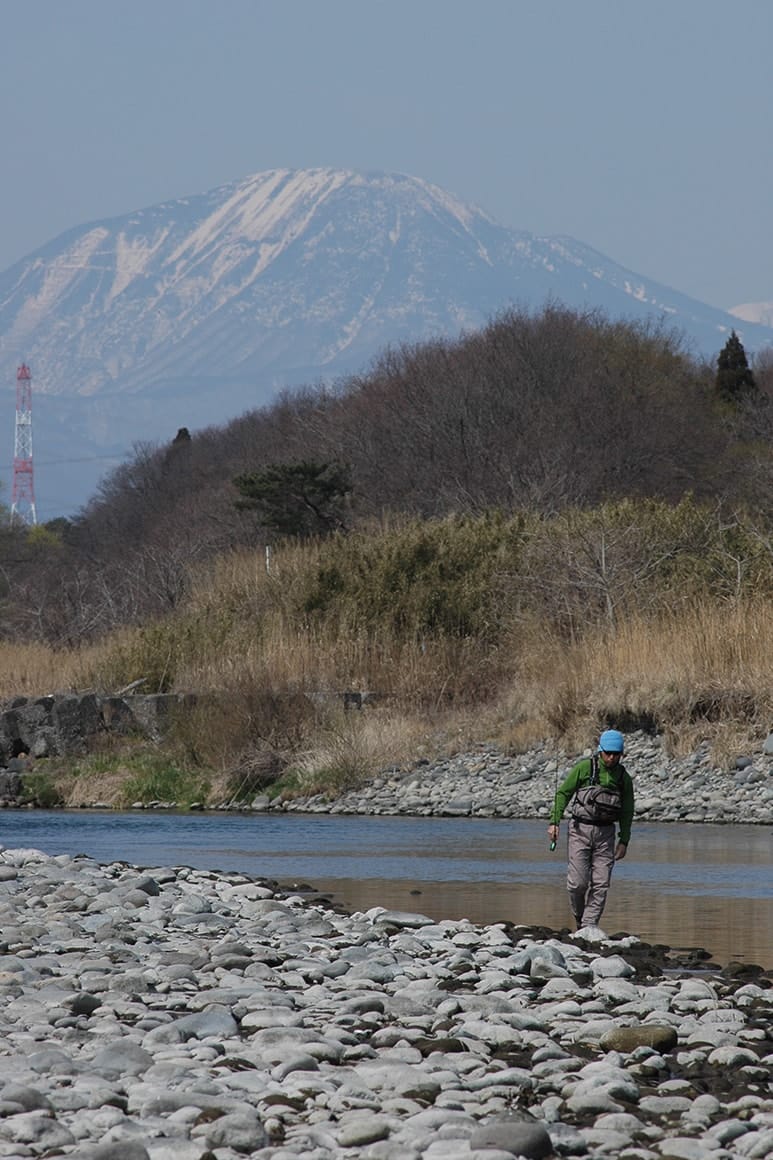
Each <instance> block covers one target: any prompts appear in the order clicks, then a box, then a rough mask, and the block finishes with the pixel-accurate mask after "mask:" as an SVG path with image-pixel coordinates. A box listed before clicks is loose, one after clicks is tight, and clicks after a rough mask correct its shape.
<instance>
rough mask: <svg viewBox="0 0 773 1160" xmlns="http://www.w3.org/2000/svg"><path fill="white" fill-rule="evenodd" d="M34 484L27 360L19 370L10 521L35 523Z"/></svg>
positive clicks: (29, 380) (17, 376)
mask: <svg viewBox="0 0 773 1160" xmlns="http://www.w3.org/2000/svg"><path fill="white" fill-rule="evenodd" d="M37 522H38V517H37V514H36V512H35V485H34V483H33V478H32V375H31V374H30V368H29V367H28V366H26V365H25V364H24V363H22V365H21V366H20V367H19V369H18V370H17V372H16V429H15V437H14V444H13V491H12V492H11V523H12V524H14V523H21V524H30V525H33V526H34V525H35V524H36V523H37Z"/></svg>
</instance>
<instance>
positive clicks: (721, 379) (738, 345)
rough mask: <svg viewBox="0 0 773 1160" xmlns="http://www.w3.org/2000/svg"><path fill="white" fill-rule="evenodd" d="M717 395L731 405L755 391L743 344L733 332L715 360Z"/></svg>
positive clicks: (754, 383)
mask: <svg viewBox="0 0 773 1160" xmlns="http://www.w3.org/2000/svg"><path fill="white" fill-rule="evenodd" d="M716 388H717V393H718V394H719V396H720V398H722V399H725V400H727V401H728V402H731V403H736V402H738V401H739V400H740V399H741V398H742V397H743V396H748V395H750V394H752V393H753V392H755V391H756V390H757V384H756V382H755V381H754V374H753V372H752V369H751V367H750V366H749V363H748V361H747V358H746V351H745V350H744V348H743V343H742V342H741V340H740V338H739V337H738V335H737V334H736V332H735V331H734V330H733V331H731V333H730V337H729V339H728V340H727V342H726V343H725V345H724V347H723V348H722V350H721V351H720V352H719V357H718V359H717V378H716Z"/></svg>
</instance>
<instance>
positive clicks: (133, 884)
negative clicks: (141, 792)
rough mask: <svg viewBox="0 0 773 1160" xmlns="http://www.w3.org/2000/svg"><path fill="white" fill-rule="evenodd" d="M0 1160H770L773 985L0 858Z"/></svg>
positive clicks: (272, 893) (261, 889) (426, 922)
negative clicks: (551, 1159)
mask: <svg viewBox="0 0 773 1160" xmlns="http://www.w3.org/2000/svg"><path fill="white" fill-rule="evenodd" d="M0 929H1V930H2V943H1V944H0V950H2V952H3V953H2V955H0V1077H1V1082H2V1089H1V1090H0V1156H5V1157H14V1158H19V1160H21V1158H24V1157H41V1158H42V1157H56V1156H71V1157H76V1158H78V1160H239V1158H242V1157H253V1158H261V1160H263V1158H265V1160H299V1158H302V1160H339V1158H340V1160H345V1158H349V1157H351V1158H354V1157H358V1158H363V1160H419V1158H422V1160H424V1158H426V1160H433V1158H437V1160H512V1157H513V1156H526V1157H533V1158H535V1160H538V1158H540V1157H547V1156H593V1157H601V1156H610V1157H616V1158H621V1160H671V1158H677V1160H679V1158H681V1160H704V1158H705V1160H725V1158H728V1160H729V1158H735V1157H738V1158H749V1160H754V1158H762V1157H768V1156H770V1155H771V1154H773V1088H772V1086H771V1064H772V1063H773V1042H771V1038H770V1034H771V1030H770V1029H771V1016H772V1015H773V987H771V979H770V975H769V973H768V974H765V973H764V972H762V971H761V970H760V969H759V968H755V967H751V966H746V967H741V966H738V965H735V966H734V967H733V968H732V969H731V968H727V969H725V970H723V971H719V972H716V971H715V972H713V973H711V974H707V973H706V972H700V970H697V971H696V967H697V968H699V967H700V956H698V958H697V959H695V958H693V959H692V960H691V961H690V962H686V961H682V962H680V961H679V959H678V958H677V957H675V956H674V955H672V954H670V953H669V952H668V951H667V949H666V948H664V947H651V946H647V945H645V944H642V943H640V942H638V941H637V940H636V939H634V938H632V937H627V938H617V939H616V940H614V941H610V940H608V939H607V938H606V937H605V936H602V935H601V933H600V932H598V931H596V932H590V931H588V932H585V934H584V935H583V932H578V933H577V934H576V935H573V936H568V935H565V936H559V935H556V934H555V933H552V932H550V931H546V930H537V929H533V928H525V927H517V926H512V925H509V924H497V925H494V926H489V927H479V926H475V925H473V924H472V923H470V922H468V921H466V920H464V921H443V922H433V921H431V920H430V919H428V918H426V917H424V916H422V915H416V914H404V913H395V912H389V911H386V910H384V909H383V908H381V907H377V908H375V909H373V910H370V911H368V912H367V913H357V914H352V915H346V914H343V913H340V912H339V911H338V910H336V909H335V908H334V907H333V906H332V905H331V904H330V903H329V902H326V901H325V900H324V899H320V898H316V897H314V896H313V895H309V894H304V893H295V894H289V893H288V892H287V891H285V890H282V889H280V888H279V887H278V886H277V885H276V884H275V883H272V882H267V881H262V880H261V881H258V880H253V879H250V878H249V877H247V876H245V875H242V874H217V873H212V872H208V871H201V870H193V869H185V868H181V867H156V868H152V869H147V868H146V869H144V870H140V869H138V868H134V867H131V866H127V865H126V864H123V863H116V864H113V865H109V866H99V865H97V864H96V863H94V862H92V861H91V860H90V859H87V858H85V857H76V858H72V857H70V856H65V855H62V856H56V857H50V856H47V855H45V854H43V853H41V852H39V851H35V850H5V851H3V852H2V853H1V854H0Z"/></svg>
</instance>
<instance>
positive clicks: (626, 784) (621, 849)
mask: <svg viewBox="0 0 773 1160" xmlns="http://www.w3.org/2000/svg"><path fill="white" fill-rule="evenodd" d="M620 796H621V798H622V810H621V813H620V832H619V834H618V840H617V846H616V847H615V860H616V861H617V862H619V861H621V860H622V859H623V858H624V857H625V856H626V854H627V853H628V843H629V842H630V840H631V824H632V822H633V809H634V796H633V782H632V781H631V776H630V774H629V773H628V771H627V770H624V772H623V786H622V792H621V795H620Z"/></svg>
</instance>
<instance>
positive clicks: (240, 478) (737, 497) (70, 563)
mask: <svg viewBox="0 0 773 1160" xmlns="http://www.w3.org/2000/svg"><path fill="white" fill-rule="evenodd" d="M772 392H773V359H771V358H769V357H762V356H760V357H759V359H758V360H757V362H756V363H755V366H754V368H752V367H750V366H749V364H748V361H747V359H746V355H745V352H744V350H743V346H742V344H741V343H740V340H739V339H738V336H737V335H735V334H732V335H731V336H730V337H729V338H728V340H727V343H726V345H725V347H724V349H723V350H722V352H721V353H720V355H719V358H718V359H717V362H716V365H714V364H710V363H708V362H706V361H705V360H701V359H699V358H697V357H696V356H695V355H693V354H691V353H690V351H689V350H688V349H687V348H686V346H685V343H684V339H683V337H682V336H681V335H680V334H679V333H678V332H675V331H672V330H669V329H668V328H667V327H666V326H664V325H662V324H656V323H649V324H646V323H638V322H623V321H614V320H610V319H609V318H608V317H606V316H605V315H604V314H603V313H601V312H599V311H591V312H578V311H574V310H569V309H567V308H564V307H563V306H561V305H558V304H555V303H548V304H547V305H546V306H545V307H544V308H543V309H542V310H540V311H538V312H529V311H526V310H510V311H507V312H505V313H503V314H502V315H500V316H499V317H497V318H495V319H493V320H492V321H491V322H490V323H489V324H488V325H487V326H486V327H485V328H483V329H482V330H480V331H477V332H474V333H471V334H467V335H464V336H462V337H461V338H458V339H454V340H452V339H442V340H441V339H438V340H435V341H430V342H423V343H416V344H408V345H403V346H400V347H396V348H393V349H388V350H386V351H384V352H383V353H382V354H381V355H379V356H378V357H377V358H376V359H375V360H374V362H373V363H372V364H371V365H370V366H369V367H368V368H367V369H366V370H364V371H363V372H362V373H361V374H358V375H352V376H348V377H346V378H344V379H342V380H340V381H338V382H336V383H335V384H332V385H329V384H318V385H309V386H307V387H305V388H303V389H300V390H297V391H294V392H289V391H288V392H285V393H283V394H282V395H280V396H278V397H277V398H276V400H275V401H274V402H272V403H271V404H270V405H267V406H264V407H261V408H258V409H256V410H254V411H252V412H249V413H247V414H245V415H242V416H240V417H239V418H236V419H234V420H232V421H231V422H229V423H227V424H226V425H224V426H223V427H210V428H207V429H205V430H203V431H199V432H195V433H193V434H191V433H190V432H189V431H188V429H187V428H186V427H184V426H181V427H180V429H179V430H178V432H177V435H176V436H175V438H173V439H172V440H171V441H170V442H169V443H168V444H166V445H162V446H154V445H150V444H140V445H137V446H136V447H135V448H134V451H133V454H132V456H131V457H130V458H129V459H128V460H127V461H126V462H125V463H123V464H122V465H121V466H120V467H118V468H117V469H116V470H115V471H113V472H112V473H111V474H110V475H108V476H107V477H106V478H105V480H104V481H103V482H102V483H101V484H100V486H99V488H98V490H97V492H96V494H95V495H94V497H93V498H92V499H91V500H90V502H89V503H88V504H87V505H86V506H85V507H84V508H83V509H82V511H81V512H80V513H79V514H78V515H77V516H76V517H75V518H73V519H72V520H55V521H52V522H51V523H50V524H48V525H45V526H43V527H40V528H35V529H19V528H11V527H9V528H6V529H4V531H3V532H2V533H1V534H0V559H2V572H0V599H2V608H3V619H2V625H3V629H2V631H3V633H4V636H5V637H6V639H16V640H20V639H24V640H41V641H46V642H48V643H50V644H54V645H61V646H72V645H75V644H77V643H79V642H81V641H84V640H94V639H98V638H99V637H100V636H102V635H104V634H105V633H108V632H111V631H113V630H114V629H116V628H117V627H119V626H121V625H133V624H138V623H143V622H145V621H147V620H149V619H152V618H155V617H158V616H161V615H163V614H164V613H166V612H169V611H171V610H173V609H174V608H176V607H177V606H178V605H179V604H180V602H181V601H182V600H183V599H184V597H185V595H186V593H187V591H188V589H189V584H190V578H191V575H192V571H193V570H195V569H196V568H197V566H199V565H201V564H203V563H205V562H206V561H207V560H209V559H211V558H212V557H214V556H217V555H220V554H222V553H225V552H228V551H230V550H233V549H238V548H243V547H249V546H258V545H261V546H262V545H264V544H268V543H271V542H275V541H276V539H277V538H278V537H282V536H324V535H327V534H329V533H330V532H332V531H345V530H346V529H348V528H362V527H367V526H368V524H369V522H373V521H381V520H383V519H384V517H385V516H388V515H389V514H390V513H400V514H401V515H407V516H409V517H413V518H419V519H433V518H440V517H444V516H447V515H450V514H460V515H465V516H466V515H470V516H472V515H480V514H482V513H485V512H490V511H498V512H502V513H505V514H511V513H515V512H518V511H529V512H531V513H537V514H541V515H544V516H546V517H550V516H555V515H558V514H560V513H562V512H566V511H568V510H569V509H573V510H575V509H579V510H582V509H587V510H590V509H593V508H595V507H598V506H600V505H603V504H605V503H608V502H610V501H619V500H626V499H630V500H657V501H664V502H666V503H669V504H678V503H679V502H680V500H682V499H683V497H685V496H688V495H689V496H691V497H693V498H694V499H695V500H696V502H699V503H705V504H708V505H715V506H721V507H722V508H723V510H726V511H728V512H732V511H734V510H739V509H741V508H743V509H744V510H745V511H751V512H753V513H755V516H756V517H758V519H759V524H760V529H761V531H760V534H761V535H763V536H766V535H770V528H769V516H768V513H769V512H770V511H771V502H770V500H771V452H770V447H771V438H770V437H771V434H773V431H771V414H772V412H773V408H771V407H770V406H769V401H770V397H771V393H772ZM180 420H181V423H184V420H185V416H184V414H181V416H180ZM645 554H646V550H645ZM546 566H547V567H549V566H550V564H549V562H546Z"/></svg>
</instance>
